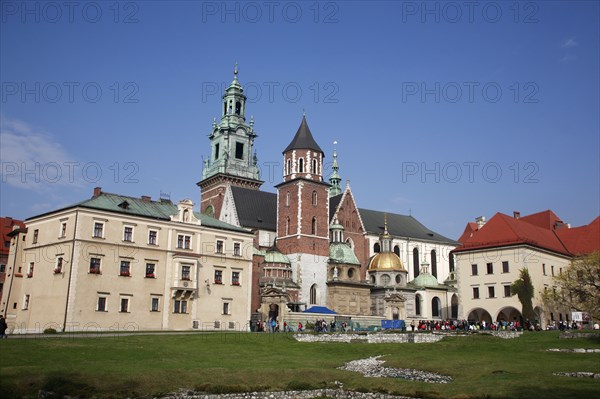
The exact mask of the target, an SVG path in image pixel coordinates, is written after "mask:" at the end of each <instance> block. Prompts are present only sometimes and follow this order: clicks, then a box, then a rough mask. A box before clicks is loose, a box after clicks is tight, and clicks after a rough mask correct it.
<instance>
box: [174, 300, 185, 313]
mask: <svg viewBox="0 0 600 399" xmlns="http://www.w3.org/2000/svg"><path fill="white" fill-rule="evenodd" d="M173 313H187V301H180V300H175V302H174V304H173Z"/></svg>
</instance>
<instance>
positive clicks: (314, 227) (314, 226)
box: [310, 216, 317, 235]
mask: <svg viewBox="0 0 600 399" xmlns="http://www.w3.org/2000/svg"><path fill="white" fill-rule="evenodd" d="M310 231H311V234H312V235H316V234H317V218H316V217H314V216H313V218H312V223H311V226H310Z"/></svg>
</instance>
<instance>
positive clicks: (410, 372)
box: [339, 356, 452, 384]
mask: <svg viewBox="0 0 600 399" xmlns="http://www.w3.org/2000/svg"><path fill="white" fill-rule="evenodd" d="M380 357H381V356H375V357H370V358H368V359H360V360H353V361H351V362H348V363H346V364H345V365H344V366H342V367H339V369H341V370H348V371H355V372H358V373H361V374H362V375H364V376H365V377H392V378H400V379H403V380H412V381H422V382H429V383H438V384H447V383H449V382H451V381H452V377H449V376H445V375H441V374H437V373H432V372H430V371H423V370H415V369H401V368H393V367H383V363H385V362H384V361H383V360H379V358H380Z"/></svg>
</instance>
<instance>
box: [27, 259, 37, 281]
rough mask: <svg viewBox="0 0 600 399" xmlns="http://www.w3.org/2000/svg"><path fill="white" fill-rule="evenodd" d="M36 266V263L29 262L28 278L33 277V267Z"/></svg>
mask: <svg viewBox="0 0 600 399" xmlns="http://www.w3.org/2000/svg"><path fill="white" fill-rule="evenodd" d="M34 267H35V263H33V262H30V263H29V268H28V269H27V278H32V277H33V268H34Z"/></svg>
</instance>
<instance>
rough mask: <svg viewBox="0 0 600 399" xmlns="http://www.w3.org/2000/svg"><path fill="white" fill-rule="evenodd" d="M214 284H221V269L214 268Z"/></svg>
mask: <svg viewBox="0 0 600 399" xmlns="http://www.w3.org/2000/svg"><path fill="white" fill-rule="evenodd" d="M215 284H223V271H222V270H215Z"/></svg>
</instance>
